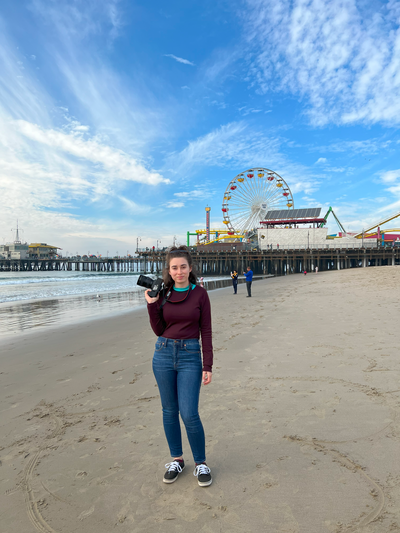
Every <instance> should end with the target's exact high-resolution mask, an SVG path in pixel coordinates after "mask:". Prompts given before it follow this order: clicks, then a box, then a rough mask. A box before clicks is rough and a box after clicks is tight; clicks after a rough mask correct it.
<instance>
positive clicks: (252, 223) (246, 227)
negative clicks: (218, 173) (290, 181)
mask: <svg viewBox="0 0 400 533" xmlns="http://www.w3.org/2000/svg"><path fill="white" fill-rule="evenodd" d="M288 208H289V209H291V208H293V196H292V193H291V191H290V188H289V186H288V185H287V183H286V181H285V180H284V179H283V178H282V177H281V176H279V174H277V173H276V172H274V171H273V170H269V169H268V168H260V167H256V168H251V169H249V170H246V171H245V172H241V173H240V174H238V175H237V176H236V177H235V178H233V180H232V181H231V182H230V183H229V185H228V187H227V188H226V191H225V193H224V199H223V202H222V214H223V218H224V220H223V223H224V224H225V225H226V227H227V229H228V232H229V233H230V232H232V234H234V233H237V234H241V235H244V234H246V233H247V232H248V231H251V230H253V229H255V228H257V227H258V226H259V223H260V221H261V220H264V218H265V215H266V214H267V212H268V211H270V210H275V209H288Z"/></svg>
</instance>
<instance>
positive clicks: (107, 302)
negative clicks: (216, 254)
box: [0, 276, 271, 344]
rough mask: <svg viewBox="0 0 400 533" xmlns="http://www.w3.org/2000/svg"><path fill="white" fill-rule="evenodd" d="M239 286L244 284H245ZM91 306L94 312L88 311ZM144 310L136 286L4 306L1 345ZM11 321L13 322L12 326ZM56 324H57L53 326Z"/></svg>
mask: <svg viewBox="0 0 400 533" xmlns="http://www.w3.org/2000/svg"><path fill="white" fill-rule="evenodd" d="M267 277H271V276H255V277H254V280H255V281H258V280H259V279H264V278H267ZM240 283H243V280H242V281H240ZM230 284H231V280H230V279H228V278H225V277H223V278H222V279H218V278H211V279H210V280H209V281H208V280H207V279H206V280H205V286H206V288H207V290H208V291H214V290H219V289H221V288H224V287H227V286H229V285H230ZM97 295H99V298H97ZM68 306H69V308H68ZM89 306H91V308H88V307H89ZM100 306H102V307H103V308H101V307H100ZM47 307H48V308H49V309H47V310H46V308H47ZM142 307H146V302H145V299H144V289H142V288H141V287H137V286H135V290H120V291H116V290H108V291H102V292H98V291H94V292H90V293H81V294H68V295H65V296H62V297H47V298H41V299H32V298H31V299H27V300H14V301H10V302H1V303H0V320H1V318H2V315H3V314H4V313H7V314H8V316H7V317H6V318H5V320H3V322H1V323H0V344H1V343H2V340H3V339H7V338H9V337H14V336H15V335H20V334H21V333H22V332H29V331H34V330H36V329H37V328H39V330H40V331H42V332H43V331H47V330H50V329H55V328H58V327H63V326H64V325H68V326H72V325H73V324H76V323H79V322H87V321H92V320H103V319H104V320H107V319H108V318H110V317H112V316H120V315H123V314H125V313H129V312H130V311H133V310H134V309H137V308H142ZM64 308H65V309H64ZM14 315H15V316H14ZM11 319H13V321H14V322H11V324H10V321H11ZM7 320H8V322H7ZM54 321H55V323H52V322H54ZM36 322H38V324H37V323H36ZM13 323H14V324H18V326H19V328H18V327H17V326H14V328H13V329H12V324H13ZM7 327H8V328H9V329H8V330H7V329H6V328H7Z"/></svg>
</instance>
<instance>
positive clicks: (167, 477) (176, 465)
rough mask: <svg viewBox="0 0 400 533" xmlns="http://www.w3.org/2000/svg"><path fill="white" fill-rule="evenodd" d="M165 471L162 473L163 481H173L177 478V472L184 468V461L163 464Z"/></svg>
mask: <svg viewBox="0 0 400 533" xmlns="http://www.w3.org/2000/svg"><path fill="white" fill-rule="evenodd" d="M165 468H166V469H167V471H166V472H165V474H164V478H163V481H164V483H173V482H174V481H176V480H177V479H178V476H179V474H180V473H181V472H182V470H183V469H184V468H185V462H184V460H183V459H182V461H171V462H170V463H167V464H166V465H165Z"/></svg>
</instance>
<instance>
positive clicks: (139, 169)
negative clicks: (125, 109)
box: [12, 120, 169, 185]
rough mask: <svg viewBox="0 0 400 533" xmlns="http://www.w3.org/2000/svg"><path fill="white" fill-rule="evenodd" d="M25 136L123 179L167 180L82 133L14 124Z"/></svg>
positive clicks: (22, 123) (21, 121) (28, 123)
mask: <svg viewBox="0 0 400 533" xmlns="http://www.w3.org/2000/svg"><path fill="white" fill-rule="evenodd" d="M12 125H15V127H16V129H17V130H18V131H19V132H20V133H22V134H23V135H24V136H25V137H28V138H29V139H31V140H33V141H36V142H37V143H40V144H44V145H46V146H48V147H51V148H54V149H60V150H62V151H63V152H66V153H68V154H71V155H73V156H75V157H79V158H82V159H86V160H88V161H90V162H92V163H100V164H101V165H102V166H103V167H104V169H105V170H107V171H108V172H112V173H115V174H117V176H118V177H119V178H120V179H123V180H127V181H136V182H139V183H146V184H148V185H157V184H158V183H161V182H164V183H169V180H168V179H165V178H163V177H162V176H161V175H160V174H158V173H157V172H150V171H148V170H146V169H145V168H144V167H143V166H142V165H140V164H139V163H138V162H137V161H136V160H135V159H133V158H131V157H129V156H128V155H127V154H125V153H124V152H123V151H122V150H116V149H113V148H111V147H109V146H106V145H104V144H101V143H99V142H97V141H96V140H93V139H90V140H84V139H83V138H82V137H80V136H74V135H67V134H65V133H62V132H60V131H56V130H53V129H50V130H45V129H42V128H40V127H39V126H37V125H36V124H31V123H30V122H27V121H24V120H17V121H14V122H13V123H12Z"/></svg>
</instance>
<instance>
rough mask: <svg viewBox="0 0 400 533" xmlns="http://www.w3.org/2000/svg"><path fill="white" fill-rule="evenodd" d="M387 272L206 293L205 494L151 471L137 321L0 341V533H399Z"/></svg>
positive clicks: (141, 333)
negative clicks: (209, 345)
mask: <svg viewBox="0 0 400 533" xmlns="http://www.w3.org/2000/svg"><path fill="white" fill-rule="evenodd" d="M399 287H400V268H399V267H375V268H365V269H361V268H360V269H357V270H342V271H340V272H320V273H318V274H308V275H307V276H303V275H293V276H288V277H284V278H271V279H267V280H263V281H258V282H256V283H253V298H251V299H250V298H246V297H245V292H246V289H245V286H243V285H240V286H239V291H238V292H239V294H238V295H237V296H234V295H233V294H231V293H232V290H231V288H227V289H222V290H219V291H212V292H210V293H209V294H210V299H211V302H212V310H213V326H214V346H215V363H214V373H213V382H212V383H211V385H208V386H207V387H204V388H203V390H202V394H201V410H200V412H201V415H202V420H203V424H204V426H205V431H206V437H207V459H208V463H209V465H210V466H211V468H212V473H213V479H214V482H213V484H212V485H211V487H208V488H201V487H199V486H198V485H197V482H196V479H195V478H194V476H193V475H192V471H193V468H194V464H193V458H192V457H191V453H190V448H189V445H188V443H187V440H186V437H184V449H185V459H186V463H187V468H186V469H185V470H184V472H183V473H182V475H181V476H180V478H179V479H178V481H177V482H176V483H174V484H172V485H165V484H164V483H162V476H163V473H164V463H166V462H167V461H169V456H168V449H167V445H166V441H165V437H164V434H163V429H162V421H161V408H160V399H159V395H158V391H157V387H156V386H155V381H154V377H153V375H152V372H151V357H152V353H153V346H154V341H155V337H154V335H153V333H152V331H151V330H150V327H149V325H148V319H147V313H146V310H135V311H132V312H131V313H128V314H124V315H120V316H118V317H114V318H111V319H108V320H103V319H101V320H95V321H91V322H87V323H82V324H80V325H74V326H66V327H64V328H59V329H52V330H48V331H43V330H42V331H41V332H36V333H29V334H24V335H19V336H18V338H15V339H8V340H6V341H4V340H3V341H2V342H1V343H0V354H1V355H0V361H1V368H0V372H1V373H0V379H1V389H0V390H1V393H0V401H1V404H0V409H1V422H0V424H1V443H0V444H1V449H0V461H1V463H0V465H1V466H0V474H1V481H0V483H1V492H0V505H1V509H2V511H1V515H0V524H1V525H0V530H1V532H11V531H12V532H13V533H26V532H28V531H35V530H36V531H41V532H49V533H52V532H57V533H72V532H75V531H76V532H85V533H92V532H93V533H103V532H104V533H106V532H107V533H109V532H110V531H112V530H114V529H115V530H118V531H121V532H130V533H131V532H146V533H156V532H160V531H163V532H167V533H168V532H170V533H172V532H174V533H175V532H182V533H183V532H185V533H186V532H187V531H191V532H193V533H194V532H213V533H214V532H215V533H217V532H221V531H227V532H228V531H229V532H237V533H239V532H240V533H242V532H260V531H267V532H271V533H275V532H285V533H298V532H301V533H303V532H304V533H324V532H337V533H340V532H349V531H354V532H356V531H357V532H363V533H384V532H385V533H386V532H389V531H396V532H398V531H400V518H399V516H400V446H399V445H400V422H399V412H400V372H399V371H400V357H399V356H400V349H399V346H400V327H399V308H400V302H399V292H400V291H399Z"/></svg>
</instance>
